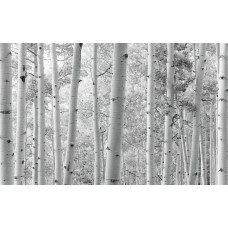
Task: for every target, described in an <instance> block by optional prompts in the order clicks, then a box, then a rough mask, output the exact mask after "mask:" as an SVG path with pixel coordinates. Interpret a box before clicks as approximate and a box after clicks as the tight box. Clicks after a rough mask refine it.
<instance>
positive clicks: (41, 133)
mask: <svg viewBox="0 0 228 228" xmlns="http://www.w3.org/2000/svg"><path fill="white" fill-rule="evenodd" d="M38 184H39V185H44V184H45V101H44V44H42V43H39V44H38Z"/></svg>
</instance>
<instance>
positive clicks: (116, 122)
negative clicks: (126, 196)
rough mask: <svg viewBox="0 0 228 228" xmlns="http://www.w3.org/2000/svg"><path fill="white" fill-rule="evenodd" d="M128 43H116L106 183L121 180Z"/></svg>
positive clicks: (112, 183)
mask: <svg viewBox="0 0 228 228" xmlns="http://www.w3.org/2000/svg"><path fill="white" fill-rule="evenodd" d="M127 46H128V45H127V44H125V43H117V44H115V45H114V72H113V77H112V86H111V105H110V119H109V131H108V147H107V160H106V161H107V163H106V170H105V184H106V185H117V184H119V181H120V165H121V149H122V134H123V114H124V113H123V111H124V99H125V84H126V71H127V59H128V53H127Z"/></svg>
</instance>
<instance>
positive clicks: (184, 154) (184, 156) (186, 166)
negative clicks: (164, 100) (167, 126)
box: [179, 108, 189, 179]
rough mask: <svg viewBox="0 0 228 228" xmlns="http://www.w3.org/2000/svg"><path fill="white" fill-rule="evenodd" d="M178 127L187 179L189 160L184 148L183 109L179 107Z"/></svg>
mask: <svg viewBox="0 0 228 228" xmlns="http://www.w3.org/2000/svg"><path fill="white" fill-rule="evenodd" d="M179 116H180V119H179V127H180V137H181V147H182V155H183V156H182V157H183V161H184V167H185V174H186V175H185V179H188V177H189V160H188V156H187V149H186V140H185V127H184V124H183V109H182V108H180V109H179Z"/></svg>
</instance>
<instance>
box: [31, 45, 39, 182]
mask: <svg viewBox="0 0 228 228" xmlns="http://www.w3.org/2000/svg"><path fill="white" fill-rule="evenodd" d="M34 53H35V54H34V69H33V72H34V73H33V74H34V78H35V80H37V75H38V72H37V67H38V66H37V45H36V44H34ZM32 146H33V149H32V150H33V169H32V180H33V184H34V185H37V184H38V96H37V94H35V96H34V99H33V142H32Z"/></svg>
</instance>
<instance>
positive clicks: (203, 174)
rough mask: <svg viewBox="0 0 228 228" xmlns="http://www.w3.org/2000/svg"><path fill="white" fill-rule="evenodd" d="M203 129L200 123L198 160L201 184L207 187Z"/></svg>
mask: <svg viewBox="0 0 228 228" xmlns="http://www.w3.org/2000/svg"><path fill="white" fill-rule="evenodd" d="M203 129H204V124H203V121H202V126H201V129H200V158H201V183H202V184H203V185H207V166H206V164H207V163H206V154H205V152H206V151H205V148H204V140H203Z"/></svg>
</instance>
